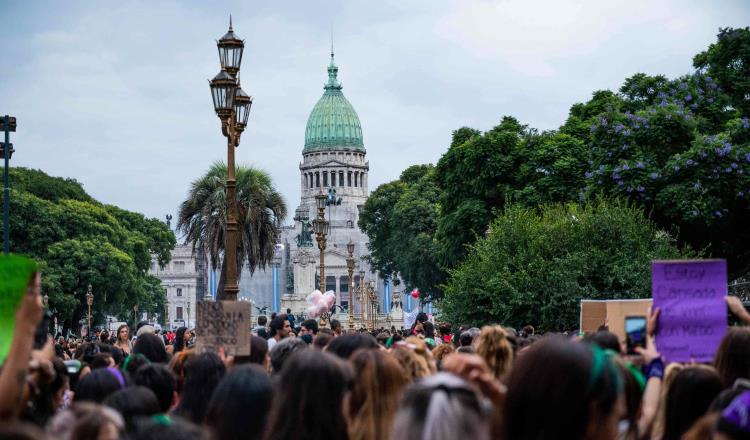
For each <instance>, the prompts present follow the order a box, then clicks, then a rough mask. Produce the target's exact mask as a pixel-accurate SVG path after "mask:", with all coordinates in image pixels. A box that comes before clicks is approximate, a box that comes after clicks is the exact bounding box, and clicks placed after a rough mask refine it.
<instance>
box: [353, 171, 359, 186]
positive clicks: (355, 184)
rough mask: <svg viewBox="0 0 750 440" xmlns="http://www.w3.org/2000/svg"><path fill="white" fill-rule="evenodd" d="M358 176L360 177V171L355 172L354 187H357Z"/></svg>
mask: <svg viewBox="0 0 750 440" xmlns="http://www.w3.org/2000/svg"><path fill="white" fill-rule="evenodd" d="M357 177H359V173H354V187H355V188H356V187H357Z"/></svg>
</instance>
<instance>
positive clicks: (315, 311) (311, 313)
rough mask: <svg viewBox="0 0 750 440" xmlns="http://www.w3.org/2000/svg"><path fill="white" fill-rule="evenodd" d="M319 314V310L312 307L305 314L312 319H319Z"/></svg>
mask: <svg viewBox="0 0 750 440" xmlns="http://www.w3.org/2000/svg"><path fill="white" fill-rule="evenodd" d="M319 313H320V312H318V308H317V307H315V306H310V307H308V308H307V309H306V310H305V314H306V315H307V316H308V317H310V318H317V317H318V314H319Z"/></svg>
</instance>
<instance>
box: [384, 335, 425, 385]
mask: <svg viewBox="0 0 750 440" xmlns="http://www.w3.org/2000/svg"><path fill="white" fill-rule="evenodd" d="M409 345H410V344H407V343H405V342H399V343H396V344H394V345H393V347H392V348H391V351H390V353H391V355H392V356H393V357H394V358H395V359H396V360H397V361H398V362H399V363H400V364H401V366H402V367H403V369H404V371H405V372H406V377H407V378H408V379H409V380H415V379H419V378H421V377H426V376H429V375H430V374H432V372H431V371H430V366H429V364H428V363H427V361H426V360H425V358H424V357H422V356H420V355H419V354H417V353H416V352H415V350H414V349H413V348H411V347H410V346H409Z"/></svg>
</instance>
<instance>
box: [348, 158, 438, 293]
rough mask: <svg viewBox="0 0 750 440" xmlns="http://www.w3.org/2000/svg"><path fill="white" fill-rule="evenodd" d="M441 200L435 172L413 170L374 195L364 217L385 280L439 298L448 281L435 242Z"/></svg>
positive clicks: (372, 258) (375, 265) (426, 168)
mask: <svg viewBox="0 0 750 440" xmlns="http://www.w3.org/2000/svg"><path fill="white" fill-rule="evenodd" d="M439 198H440V195H439V191H438V187H437V184H436V182H435V170H434V167H433V166H432V165H413V166H411V167H409V168H407V169H406V170H404V172H403V173H401V176H400V177H399V180H396V181H393V182H389V183H386V184H383V185H381V186H379V187H378V188H377V189H376V190H375V191H373V193H372V194H371V195H370V197H369V198H368V199H367V202H366V203H365V206H364V208H363V209H362V213H361V215H360V217H359V227H360V228H361V229H362V231H363V232H365V233H366V234H367V235H368V238H369V243H368V249H369V251H370V254H369V256H368V258H369V260H370V263H371V265H372V267H373V268H374V269H376V270H377V271H378V272H379V273H380V275H381V276H382V277H384V278H388V279H394V280H399V279H400V280H402V281H404V283H405V284H406V285H407V287H408V288H415V287H417V288H419V289H420V291H421V293H422V294H423V296H424V297H427V298H437V297H439V296H440V294H441V290H440V285H441V284H442V282H443V281H444V279H445V272H444V271H443V270H442V269H441V268H440V266H439V264H438V261H437V256H438V254H439V249H440V246H439V243H438V242H437V240H436V239H435V227H436V222H437V214H438V207H439V205H438V200H439Z"/></svg>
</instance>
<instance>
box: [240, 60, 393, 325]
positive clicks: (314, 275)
mask: <svg viewBox="0 0 750 440" xmlns="http://www.w3.org/2000/svg"><path fill="white" fill-rule="evenodd" d="M342 89H343V86H342V85H341V83H340V82H339V80H338V67H337V66H336V63H335V60H334V54H333V51H331V60H330V63H329V64H328V81H327V82H326V83H325V84H324V86H323V96H321V97H320V99H319V100H318V102H317V103H316V104H315V106H314V107H313V109H312V111H311V112H310V116H309V117H308V119H307V126H306V128H305V142H304V147H303V149H302V162H301V163H300V164H299V170H300V195H301V196H300V203H299V205H298V206H297V208H296V210H295V214H294V224H293V225H289V226H285V227H284V229H283V231H282V236H281V238H280V243H279V245H278V246H277V255H276V256H275V258H274V263H273V265H272V267H271V268H270V276H268V275H269V274H268V273H267V272H266V273H264V272H263V271H260V272H256V273H255V274H254V275H253V276H251V275H250V274H249V272H248V271H246V270H245V271H243V274H242V277H241V279H240V296H241V297H243V298H245V299H249V300H251V301H252V302H253V303H254V305H255V307H256V310H258V311H265V313H266V314H269V315H270V313H271V312H285V311H286V309H288V308H289V309H292V313H294V314H295V315H296V316H298V317H299V316H300V315H302V314H303V313H304V311H305V309H306V308H307V307H308V304H307V302H306V297H307V295H309V294H310V293H311V292H312V291H313V290H315V289H316V288H318V286H319V284H318V282H319V281H318V280H319V276H320V274H319V268H320V250H319V248H318V244H317V242H316V236H315V232H314V231H313V230H312V224H313V220H314V219H315V218H317V216H318V209H317V206H316V198H315V196H317V195H319V194H325V195H326V196H327V197H328V200H329V201H330V203H329V204H328V205H327V206H326V208H325V218H326V220H328V221H329V223H330V232H329V234H328V235H327V237H326V239H327V240H326V241H327V244H326V249H325V255H324V263H325V291H329V290H330V291H333V292H335V294H336V305H337V307H336V308H335V310H336V316H335V318H336V319H338V320H340V321H341V322H342V324H343V325H344V327H347V326H348V324H349V322H348V315H349V312H348V310H349V305H350V301H349V298H350V295H349V290H350V282H349V273H348V268H347V258H348V257H349V253H348V250H347V244H348V243H350V242H351V243H354V260H355V268H354V277H353V280H352V285H353V286H359V285H361V281H362V280H361V279H360V276H361V275H360V274H363V275H364V281H365V283H364V284H369V283H370V281H372V282H373V289H372V290H374V297H373V298H372V299H371V301H372V303H373V307H372V309H374V310H376V312H377V317H378V318H377V326H387V327H390V326H391V325H395V326H396V327H399V326H400V325H402V324H403V315H402V310H401V301H400V298H401V294H400V292H395V291H394V292H392V290H391V286H390V285H389V284H388V283H387V282H384V281H383V280H382V279H381V278H380V277H379V276H378V275H377V274H376V273H372V272H371V271H370V267H369V265H367V263H366V262H365V261H362V259H361V257H362V256H363V255H366V254H367V253H368V250H367V236H366V235H365V234H363V233H362V231H360V229H359V227H358V226H357V220H358V219H359V213H360V210H361V209H362V207H363V206H364V204H365V201H366V200H367V197H368V195H369V189H368V175H369V171H370V165H369V162H368V161H367V157H366V156H367V152H366V150H365V146H364V138H363V136H362V125H361V123H360V120H359V116H357V112H356V111H355V110H354V107H353V106H352V104H351V103H350V102H349V101H348V100H347V99H346V97H345V96H344V93H343V92H342ZM355 290H356V289H355ZM352 302H353V303H354V304H353V310H352V312H353V313H354V314H355V319H354V321H355V322H354V323H353V324H354V326H356V327H359V326H361V325H363V322H362V319H363V318H362V314H363V313H367V312H365V309H366V307H363V306H362V303H363V302H366V300H364V299H361V298H360V299H358V298H357V295H356V294H355V295H354V297H353V300H352ZM253 313H254V314H255V313H256V311H254V312H253ZM298 322H299V321H298Z"/></svg>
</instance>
